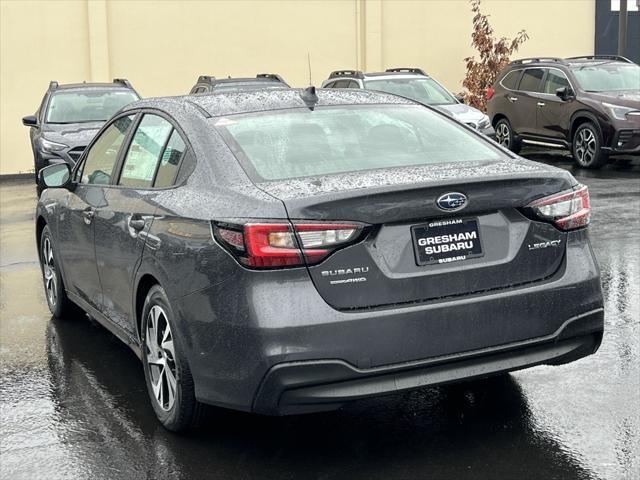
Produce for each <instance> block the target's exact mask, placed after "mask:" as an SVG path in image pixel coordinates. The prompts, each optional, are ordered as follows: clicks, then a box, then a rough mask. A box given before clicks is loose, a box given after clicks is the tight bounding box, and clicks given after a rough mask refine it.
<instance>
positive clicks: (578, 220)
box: [527, 185, 591, 230]
mask: <svg viewBox="0 0 640 480" xmlns="http://www.w3.org/2000/svg"><path fill="white" fill-rule="evenodd" d="M527 208H530V209H532V210H533V211H534V212H535V214H536V215H537V216H538V217H539V218H542V219H543V220H548V221H551V222H552V223H553V224H554V225H555V226H556V227H558V228H559V229H560V230H573V229H576V228H580V227H586V226H587V225H589V221H590V219H591V202H590V200H589V188H588V187H587V186H586V185H580V186H579V187H578V188H577V189H576V190H571V191H570V192H563V193H558V194H555V195H551V196H549V197H545V198H541V199H539V200H536V201H535V202H533V203H531V204H529V205H527Z"/></svg>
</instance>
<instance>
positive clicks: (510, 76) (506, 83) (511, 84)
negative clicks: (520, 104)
mask: <svg viewBox="0 0 640 480" xmlns="http://www.w3.org/2000/svg"><path fill="white" fill-rule="evenodd" d="M521 73H522V70H512V71H510V72H509V73H507V74H506V75H505V76H504V78H503V79H502V80H501V81H500V83H501V84H502V86H503V87H505V88H508V89H509V90H516V89H517V87H518V79H519V78H520V74H521Z"/></svg>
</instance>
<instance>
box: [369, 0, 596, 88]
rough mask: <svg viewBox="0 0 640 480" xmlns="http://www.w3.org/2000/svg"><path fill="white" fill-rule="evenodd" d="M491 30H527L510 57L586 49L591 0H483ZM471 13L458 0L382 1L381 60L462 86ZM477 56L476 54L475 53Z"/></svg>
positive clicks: (591, 28) (590, 41)
mask: <svg viewBox="0 0 640 480" xmlns="http://www.w3.org/2000/svg"><path fill="white" fill-rule="evenodd" d="M481 10H482V12H483V13H485V14H488V15H490V16H491V17H490V23H491V25H492V26H493V28H494V32H495V34H496V36H498V37H501V36H505V37H508V38H513V37H515V36H516V34H517V33H518V32H519V31H520V30H522V29H524V30H526V31H527V34H528V35H529V40H527V41H526V42H525V43H524V44H523V45H522V46H521V47H520V50H518V52H517V53H516V55H515V57H533V56H536V55H538V56H540V55H543V56H553V57H569V56H576V55H587V54H592V53H593V49H594V38H595V1H594V0H483V1H482V4H481ZM471 28H472V14H471V12H470V10H469V4H468V3H467V2H466V1H464V0H426V1H421V0H386V1H384V2H382V32H383V37H382V56H381V57H382V65H371V66H369V68H380V67H385V68H388V67H390V66H413V65H417V66H420V67H422V68H424V69H425V70H426V71H428V72H429V74H430V75H433V76H434V77H435V78H437V79H438V80H439V81H440V82H442V83H443V84H444V85H445V86H446V87H447V88H449V89H450V90H452V91H454V92H460V91H462V79H463V78H464V76H465V63H464V60H463V59H464V58H465V57H468V56H471V55H473V54H474V50H473V48H472V47H471ZM476 57H477V55H476Z"/></svg>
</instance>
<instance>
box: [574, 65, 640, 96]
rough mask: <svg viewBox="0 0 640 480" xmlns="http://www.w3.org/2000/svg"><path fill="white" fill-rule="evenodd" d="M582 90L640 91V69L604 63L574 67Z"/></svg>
mask: <svg viewBox="0 0 640 480" xmlns="http://www.w3.org/2000/svg"><path fill="white" fill-rule="evenodd" d="M572 71H573V76H574V77H576V80H577V81H578V84H579V85H580V88H582V89H583V90H585V91H587V92H616V91H624V90H636V91H637V90H640V67H639V66H638V65H635V64H621V63H619V62H604V63H600V64H593V65H583V66H581V67H573V68H572Z"/></svg>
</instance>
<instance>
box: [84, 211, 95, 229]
mask: <svg viewBox="0 0 640 480" xmlns="http://www.w3.org/2000/svg"><path fill="white" fill-rule="evenodd" d="M95 216H96V211H95V209H94V208H93V207H87V208H85V209H84V210H83V211H82V217H83V220H84V223H85V224H86V225H91V222H92V221H93V217H95Z"/></svg>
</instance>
